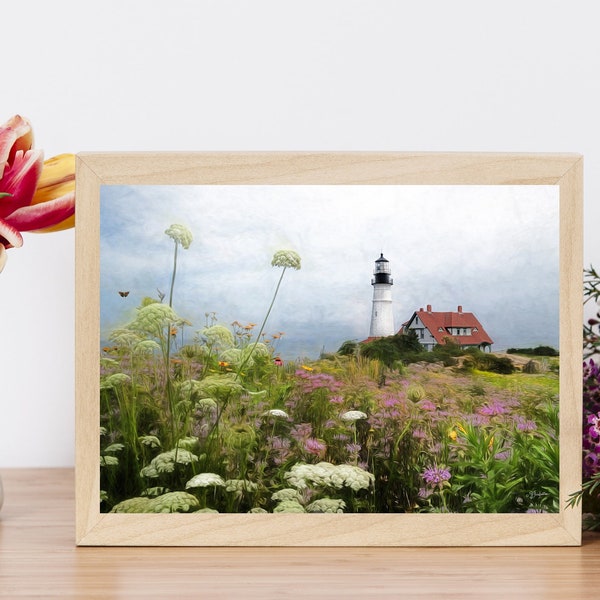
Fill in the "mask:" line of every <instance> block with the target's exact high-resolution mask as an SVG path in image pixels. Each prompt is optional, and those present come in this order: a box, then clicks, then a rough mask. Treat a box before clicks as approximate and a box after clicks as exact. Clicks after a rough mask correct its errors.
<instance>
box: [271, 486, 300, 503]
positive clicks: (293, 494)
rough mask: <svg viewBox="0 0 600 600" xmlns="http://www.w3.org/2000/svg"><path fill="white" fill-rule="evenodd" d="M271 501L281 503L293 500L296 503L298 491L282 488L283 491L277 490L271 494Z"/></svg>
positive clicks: (298, 496)
mask: <svg viewBox="0 0 600 600" xmlns="http://www.w3.org/2000/svg"><path fill="white" fill-rule="evenodd" d="M271 500H273V501H275V502H283V501H285V500H295V501H296V502H298V501H299V500H300V494H299V493H298V490H295V489H293V488H284V489H282V490H279V491H278V492H275V493H274V494H272V495H271Z"/></svg>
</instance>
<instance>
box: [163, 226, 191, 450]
mask: <svg viewBox="0 0 600 600" xmlns="http://www.w3.org/2000/svg"><path fill="white" fill-rule="evenodd" d="M165 233H166V234H167V235H168V236H169V237H170V238H171V239H172V240H173V241H174V242H175V252H174V253H173V272H172V274H171V289H170V291H169V308H173V290H174V288H175V276H176V275H177V250H178V248H179V244H181V245H182V246H183V247H184V248H185V249H187V248H189V247H190V244H191V243H192V239H193V238H192V233H191V232H190V231H189V229H187V227H184V226H183V225H177V224H174V225H171V226H170V227H169V228H168V229H167V230H166V231H165ZM171 325H172V324H171V323H167V339H166V341H165V375H166V382H165V392H166V395H167V400H168V402H169V409H170V412H171V435H172V437H173V443H176V441H177V423H176V416H175V397H174V396H175V392H174V390H173V382H172V381H171ZM176 448H177V446H176ZM175 460H177V450H176V454H175Z"/></svg>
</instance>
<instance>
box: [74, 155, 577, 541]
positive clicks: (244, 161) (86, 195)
mask: <svg viewBox="0 0 600 600" xmlns="http://www.w3.org/2000/svg"><path fill="white" fill-rule="evenodd" d="M582 180H583V159H582V157H581V156H578V155H573V154H497V153H487V154H486V153H416V154H413V153H393V152H388V153H368V152H366V153H365V152H341V153H335V152H333V153H311V152H304V153H289V152H288V153H286V152H282V153H279V152H271V153H269V152H257V153H252V152H246V153H96V154H93V153H83V154H80V155H78V159H77V192H76V193H77V226H76V289H77V299H76V396H77V398H76V400H77V411H76V446H77V447H76V472H77V481H76V489H77V494H76V496H77V534H76V539H77V542H78V543H79V544H81V545H181V546H192V545H204V546H269V545H277V546H289V545H298V546H340V547H341V546H350V545H359V546H402V545H404V546H414V545H423V546H440V545H448V546H470V545H476V546H497V545H509V546H516V545H529V546H540V545H578V544H580V543H581V524H580V523H581V510H580V508H579V507H578V508H575V509H566V508H564V507H565V503H566V500H567V498H568V497H569V495H570V494H571V493H573V492H575V491H576V490H578V489H579V488H580V485H581V477H580V473H581V414H582V409H581V361H582V356H581V354H582V351H581V323H582V322H583V315H582V306H581V289H582V287H581V286H582V267H583V265H582V229H583V227H582V195H583V193H582ZM106 184H194V185H214V184H229V185H238V184H248V185H252V184H274V185H292V184H305V185H313V184H331V185H337V184H346V185H348V184H352V185H455V184H462V185H520V186H525V185H553V186H557V187H558V189H559V194H560V219H561V223H560V237H561V239H560V285H561V291H560V349H561V365H560V389H561V397H560V431H561V433H560V455H561V458H560V480H561V483H560V497H561V510H560V512H559V513H557V514H529V515H526V514H508V515H506V514H480V515H464V514H462V515H457V514H445V515H441V514H437V515H433V514H427V515H426V514H416V515H382V514H376V515H374V514H361V515H352V514H344V515H290V514H281V515H240V514H235V515H231V514H230V515H199V514H195V515H194V514H192V515H178V514H176V515H145V514H138V515H131V514H128V515H124V514H101V513H100V512H99V501H98V498H99V492H100V487H99V480H100V476H99V471H100V467H99V456H98V439H99V377H98V372H99V367H98V365H99V346H100V339H99V326H98V324H99V196H100V187H101V186H102V185H106Z"/></svg>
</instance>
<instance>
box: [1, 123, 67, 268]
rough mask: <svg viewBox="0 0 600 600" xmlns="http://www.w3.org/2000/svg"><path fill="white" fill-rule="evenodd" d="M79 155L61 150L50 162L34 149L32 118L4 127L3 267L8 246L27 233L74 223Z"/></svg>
mask: <svg viewBox="0 0 600 600" xmlns="http://www.w3.org/2000/svg"><path fill="white" fill-rule="evenodd" d="M74 214H75V160H74V156H73V155H67V154H65V155H61V156H60V157H55V158H51V159H50V160H48V161H46V163H44V153H43V152H42V150H36V149H34V148H33V131H32V129H31V125H30V123H29V121H27V120H26V119H24V118H23V117H20V116H19V115H16V116H14V117H12V118H11V119H9V120H8V121H7V122H6V123H5V124H4V125H2V126H0V271H2V269H3V267H4V264H5V263H6V249H8V248H13V247H14V248H20V247H21V246H22V245H23V237H22V235H21V232H23V231H33V232H46V231H57V230H59V229H65V228H67V227H72V226H73V224H74V217H73V215H74Z"/></svg>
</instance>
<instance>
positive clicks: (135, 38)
mask: <svg viewBox="0 0 600 600" xmlns="http://www.w3.org/2000/svg"><path fill="white" fill-rule="evenodd" d="M32 5H33V6H32ZM596 16H597V2H595V1H594V0H588V1H585V0H578V1H577V2H571V1H569V0H560V1H557V0H528V1H527V2H523V0H503V1H501V2H500V1H498V2H494V1H491V2H481V0H470V1H465V0H453V1H452V2H448V1H447V0H440V1H437V2H435V1H431V0H430V1H427V0H424V1H422V2H415V1H414V0H407V1H400V0H378V1H377V2H373V1H371V0H363V1H357V0H329V1H326V0H302V1H300V0H296V1H294V2H291V1H285V0H268V1H267V0H253V1H252V2H245V1H243V0H239V1H237V2H234V1H231V0H215V1H207V0H173V1H172V2H164V1H162V0H161V1H150V0H103V1H102V2H100V1H91V2H80V1H77V0H54V1H53V2H9V3H5V4H4V5H3V8H2V25H3V26H2V36H1V43H2V49H3V61H2V62H3V65H2V70H1V73H2V82H3V83H2V93H0V121H4V120H6V119H7V118H8V117H10V116H11V115H12V114H15V113H21V114H23V115H25V116H27V117H28V118H29V119H30V120H31V121H32V122H33V125H34V128H35V132H36V139H37V145H38V146H39V147H42V148H44V149H45V150H46V153H47V155H48V156H50V155H53V154H57V153H60V152H79V151H86V150H88V151H98V150H457V151H460V150H464V151H527V152H529V151H532V152H554V151H557V152H578V153H582V154H583V155H584V156H585V195H586V200H585V202H586V207H585V211H586V213H585V214H586V229H585V235H586V241H585V244H586V245H585V262H586V263H587V264H589V263H591V262H594V263H595V264H597V265H600V238H599V237H598V236H595V235H594V229H596V230H597V229H598V225H597V224H598V223H599V222H600V208H599V203H598V199H599V198H600V168H599V167H600V116H599V115H600V36H599V35H598V20H597V18H596ZM73 239H74V237H73V232H72V231H69V232H66V233H61V234H54V235H49V236H44V237H39V236H38V237H36V236H33V235H29V236H27V238H26V240H25V246H24V247H23V248H22V249H20V250H14V249H13V250H10V251H9V260H8V264H7V266H6V268H5V270H4V272H3V273H2V274H0V381H1V383H2V386H1V395H0V467H9V466H63V465H71V464H73V460H74V448H73V447H74V427H73V418H74V416H73V415H74V389H73V353H74V345H73V330H74V327H73V294H74V284H73V260H74V257H73ZM90 443H92V444H96V443H97V441H96V440H90Z"/></svg>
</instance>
